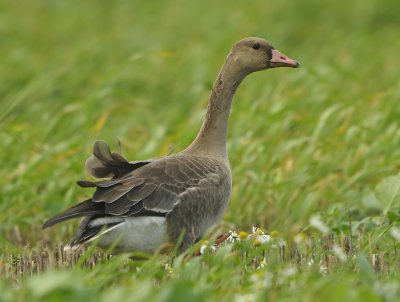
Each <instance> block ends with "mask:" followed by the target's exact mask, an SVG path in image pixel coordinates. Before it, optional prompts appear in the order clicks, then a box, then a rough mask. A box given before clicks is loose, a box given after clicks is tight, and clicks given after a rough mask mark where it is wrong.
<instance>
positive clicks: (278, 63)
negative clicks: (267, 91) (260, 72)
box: [270, 49, 300, 68]
mask: <svg viewBox="0 0 400 302" xmlns="http://www.w3.org/2000/svg"><path fill="white" fill-rule="evenodd" d="M271 53H272V56H271V60H270V66H271V67H293V68H297V67H299V66H300V63H299V62H297V61H295V60H292V59H291V58H289V57H288V56H286V55H284V54H283V53H281V52H279V51H277V50H276V49H272V51H271Z"/></svg>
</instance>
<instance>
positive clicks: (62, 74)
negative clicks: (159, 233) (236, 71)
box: [0, 0, 400, 301]
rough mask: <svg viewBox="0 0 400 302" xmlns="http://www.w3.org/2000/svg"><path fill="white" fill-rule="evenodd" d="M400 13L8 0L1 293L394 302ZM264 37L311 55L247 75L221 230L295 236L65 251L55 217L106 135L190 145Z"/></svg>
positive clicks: (385, 8)
mask: <svg viewBox="0 0 400 302" xmlns="http://www.w3.org/2000/svg"><path fill="white" fill-rule="evenodd" d="M228 3H229V5H228ZM399 15H400V9H399V6H398V5H397V2H395V1H394V0H385V1H377V0H364V1H360V0H357V1H353V2H349V1H344V0H337V1H328V0H327V1H316V0H305V1H301V2H300V1H298V2H293V3H286V2H285V3H284V2H283V1H275V0H272V1H268V3H267V2H265V1H261V0H260V1H258V0H256V1H251V2H248V3H247V2H246V3H244V2H242V1H229V2H228V1H196V2H190V3H189V2H187V1H183V0H175V1H158V2H148V1H122V0H121V1H112V2H111V1H110V2H106V1H94V0H93V1H92V0H88V1H65V2H64V1H55V0H53V1H50V0H47V1H39V2H20V1H18V2H16V1H7V0H6V1H2V2H1V3H0V37H1V41H2V43H1V44H2V47H1V48H0V56H1V58H2V64H0V75H1V79H2V80H1V81H0V107H1V110H0V141H1V148H0V162H1V163H2V164H1V169H0V179H1V180H0V187H1V194H0V219H1V221H2V223H1V226H0V230H1V232H0V244H1V247H0V272H1V274H2V277H1V279H0V301H24V300H28V299H29V300H30V301H63V300H72V299H73V300H74V301H110V300H111V299H114V300H117V299H124V300H128V301H187V300H191V301H215V300H219V301H322V300H325V301H340V300H343V301H350V300H351V301H392V300H393V301H394V300H396V296H397V297H398V296H399V295H400V283H399V281H400V276H399V271H400V264H399V263H400V259H399V258H400V257H399V248H400V235H399V233H400V209H399V208H400V194H399V186H400V176H399V174H398V173H399V168H400V127H399V116H400V106H399V105H398V104H399V101H400V80H399V76H398V64H396V63H397V58H398V53H399V51H400V40H399V39H398V31H399V26H400V21H399ZM250 35H254V36H261V37H265V38H267V39H269V40H271V42H272V43H273V45H274V46H275V47H276V48H277V49H279V50H280V51H282V52H283V53H285V54H287V55H288V56H289V57H292V58H294V59H297V60H299V61H300V62H301V63H302V67H301V68H300V69H298V70H291V69H280V70H272V71H266V72H263V73H257V74H254V75H251V76H250V77H249V78H247V79H246V80H245V82H244V83H243V84H242V86H241V87H240V88H239V90H238V94H237V96H236V98H235V102H234V105H233V111H232V114H231V118H230V128H229V155H230V161H231V166H232V172H233V185H234V188H233V194H232V198H231V201H230V205H229V208H228V210H227V212H226V214H225V216H224V222H223V223H222V224H221V229H223V230H229V229H233V230H236V231H237V232H239V231H247V232H250V230H251V227H252V226H255V225H256V226H261V227H262V228H263V229H264V230H265V231H266V232H267V233H268V234H271V233H272V232H273V231H277V232H279V235H277V238H275V239H274V240H278V239H279V240H284V242H286V245H285V246H284V247H282V246H279V245H277V244H273V243H269V244H266V245H261V246H254V242H252V241H246V242H237V243H234V244H226V245H223V246H221V247H219V248H218V249H217V251H216V252H215V253H214V252H206V253H205V254H203V255H201V256H198V257H193V256H192V252H193V251H194V250H193V251H189V252H187V253H186V254H184V255H180V256H177V257H172V256H171V255H153V256H148V257H147V258H148V259H147V260H145V261H143V260H141V261H139V260H131V259H130V258H127V257H126V256H118V257H116V256H109V255H107V254H104V253H101V252H99V251H97V250H95V249H94V248H93V247H90V248H89V250H88V251H86V252H83V254H76V255H70V256H67V255H63V254H62V253H61V252H60V244H62V243H65V242H66V241H68V240H69V238H71V237H72V236H73V232H74V227H75V226H76V223H69V224H64V225H60V226H57V227H56V228H54V229H52V230H49V231H46V232H43V233H42V232H41V224H42V223H43V221H44V220H45V219H46V218H48V217H50V216H51V215H53V214H55V213H56V212H58V211H60V210H62V209H64V208H66V207H68V206H71V205H73V204H75V203H76V201H77V200H83V199H84V198H86V197H87V196H89V194H90V193H89V192H88V191H87V190H82V189H80V188H78V187H77V186H76V185H75V181H76V180H77V179H80V178H84V177H87V175H86V174H85V172H84V170H83V163H84V161H85V159H86V158H87V157H88V155H89V154H90V152H91V147H92V143H93V142H94V141H95V140H96V139H104V140H106V141H108V142H109V143H110V144H111V145H112V146H113V148H114V149H118V148H119V147H118V146H119V144H118V141H119V142H121V146H122V152H123V153H124V155H126V157H127V158H129V159H132V160H133V159H145V158H151V157H156V156H163V155H166V154H168V153H170V152H174V151H177V150H180V149H182V148H184V147H185V146H186V145H187V144H188V143H189V142H190V141H191V140H192V139H193V137H194V136H195V134H196V131H197V129H198V128H199V126H200V124H201V121H202V118H203V115H204V110H205V107H206V102H207V98H208V95H209V91H210V88H211V86H212V83H213V80H214V78H215V76H216V74H217V72H218V69H219V68H220V66H221V64H222V62H223V60H224V58H225V56H226V54H227V52H228V50H229V48H230V47H231V45H232V44H233V43H234V42H236V41H237V40H238V39H240V38H242V37H245V36H250ZM277 232H273V233H274V234H277ZM194 249H195V248H194ZM261 264H262V265H261Z"/></svg>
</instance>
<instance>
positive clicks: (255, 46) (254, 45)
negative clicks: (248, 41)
mask: <svg viewBox="0 0 400 302" xmlns="http://www.w3.org/2000/svg"><path fill="white" fill-rule="evenodd" d="M252 48H253V49H255V50H257V49H259V48H260V44H259V43H255V44H253V46H252Z"/></svg>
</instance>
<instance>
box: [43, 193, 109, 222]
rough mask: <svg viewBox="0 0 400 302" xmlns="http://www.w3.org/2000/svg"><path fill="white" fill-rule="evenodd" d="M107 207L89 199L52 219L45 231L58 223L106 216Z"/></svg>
mask: <svg viewBox="0 0 400 302" xmlns="http://www.w3.org/2000/svg"><path fill="white" fill-rule="evenodd" d="M104 211H105V205H104V203H97V202H93V201H92V200H91V199H87V200H85V201H83V202H81V203H79V204H77V205H76V206H73V207H72V208H69V209H67V210H65V211H63V212H61V213H59V214H57V215H56V216H54V217H52V218H50V219H49V220H47V221H46V222H45V223H44V224H43V227H42V228H43V229H46V228H48V227H51V226H53V225H55V224H57V223H60V222H63V221H66V220H70V219H73V218H78V217H84V216H94V215H101V214H104Z"/></svg>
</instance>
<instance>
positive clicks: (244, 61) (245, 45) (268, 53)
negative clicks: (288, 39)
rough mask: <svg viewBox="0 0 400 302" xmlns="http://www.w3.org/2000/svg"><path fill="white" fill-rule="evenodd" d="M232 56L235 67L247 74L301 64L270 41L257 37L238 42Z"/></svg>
mask: <svg viewBox="0 0 400 302" xmlns="http://www.w3.org/2000/svg"><path fill="white" fill-rule="evenodd" d="M230 56H231V59H232V60H233V61H234V62H235V65H236V66H237V67H238V68H239V69H241V70H242V71H243V72H245V73H247V74H249V73H252V72H255V71H260V70H265V69H269V68H276V67H292V68H297V67H299V66H300V64H299V62H297V61H295V60H293V59H290V58H289V57H288V56H286V55H284V54H283V53H281V52H279V51H278V50H276V49H275V48H274V47H273V46H272V45H271V44H270V43H269V42H268V41H266V40H264V39H261V38H256V37H250V38H245V39H243V40H240V41H239V42H237V43H236V44H235V45H234V46H233V48H232V51H231V54H230Z"/></svg>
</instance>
